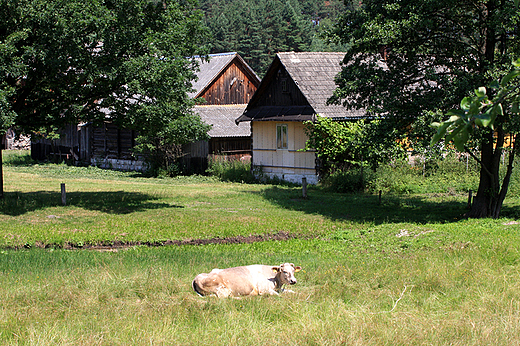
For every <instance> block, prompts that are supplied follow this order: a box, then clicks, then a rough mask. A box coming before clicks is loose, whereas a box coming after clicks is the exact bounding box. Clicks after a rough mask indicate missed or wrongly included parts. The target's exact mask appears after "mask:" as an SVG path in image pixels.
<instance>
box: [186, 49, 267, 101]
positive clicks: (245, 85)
mask: <svg viewBox="0 0 520 346" xmlns="http://www.w3.org/2000/svg"><path fill="white" fill-rule="evenodd" d="M233 54H234V57H233V58H232V60H231V61H229V62H226V63H225V65H224V66H223V67H222V69H221V70H220V71H218V73H217V74H216V75H213V76H211V75H209V74H205V73H204V71H202V70H203V69H204V68H205V64H208V63H203V64H202V65H201V77H202V78H204V77H206V78H208V77H209V78H208V79H209V80H207V81H206V85H205V86H204V87H203V88H201V90H198V91H197V94H196V95H195V97H202V98H204V99H205V100H206V103H205V105H233V104H247V103H248V102H249V100H250V99H251V97H252V96H253V94H254V93H255V92H256V90H257V88H258V86H259V85H260V79H259V78H258V76H257V75H256V74H255V73H254V72H253V71H252V70H251V68H250V67H249V66H248V65H247V64H246V63H245V61H244V60H243V59H242V58H241V57H240V56H239V55H238V54H236V53H233ZM218 58H219V57H216V56H213V57H210V63H211V61H212V59H214V60H217V59H218ZM210 63H209V64H210ZM216 63H217V62H216Z"/></svg>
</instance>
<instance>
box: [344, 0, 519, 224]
mask: <svg viewBox="0 0 520 346" xmlns="http://www.w3.org/2000/svg"><path fill="white" fill-rule="evenodd" d="M516 2H517V1H516ZM516 5H517V4H516V3H515V0H367V1H363V5H362V6H361V8H359V9H358V10H356V11H347V12H346V13H345V14H344V16H343V17H342V18H341V20H340V22H339V24H338V25H337V26H336V30H335V32H334V35H335V37H340V38H341V39H342V40H343V42H344V43H349V44H350V49H349V51H348V53H347V54H346V57H345V67H344V69H343V71H342V73H341V75H340V76H339V78H338V80H337V82H338V89H337V90H336V93H335V98H334V100H335V101H336V102H343V103H344V104H345V105H346V106H348V107H364V108H366V109H367V110H369V111H370V112H372V113H373V114H378V115H380V116H381V117H382V118H383V119H384V120H383V121H382V122H391V123H392V124H393V126H394V127H396V128H399V129H401V130H402V131H403V133H407V134H408V136H410V139H416V138H418V137H422V139H425V140H426V139H429V138H430V137H431V136H433V132H432V131H433V130H428V128H425V126H424V125H425V124H430V123H431V122H432V121H433V120H435V118H439V117H440V116H441V115H442V114H446V113H447V112H448V110H449V109H452V108H454V107H455V106H456V105H458V104H459V103H460V100H461V99H463V98H464V97H466V96H468V94H469V92H472V91H473V90H474V89H475V88H477V87H478V86H483V85H488V84H489V83H490V82H491V81H492V80H494V79H497V78H499V77H500V76H501V75H502V74H505V73H507V72H504V71H508V70H509V69H510V66H511V61H512V60H513V58H514V57H516V56H517V55H518V54H520V38H519V33H520V32H519V30H520V29H519V27H520V26H519V24H520V23H519V21H520V13H519V11H518V8H517V7H516ZM491 92H492V90H491ZM490 97H491V98H492V97H493V95H490ZM508 112H509V110H508V109H505V113H508ZM505 113H504V114H505ZM504 114H503V115H499V116H498V117H497V119H496V120H495V122H494V127H482V128H479V129H476V131H474V133H473V134H474V136H475V137H474V138H475V139H477V147H476V149H477V151H478V153H477V154H475V153H473V152H472V151H471V148H467V150H468V151H471V154H472V155H473V156H474V157H475V158H476V159H478V161H479V163H480V165H481V174H480V183H479V188H478V193H477V196H476V197H475V199H474V203H473V205H472V209H471V211H470V212H469V213H468V216H469V217H488V216H492V217H498V215H499V212H500V205H501V203H500V201H499V199H500V196H501V193H500V191H501V188H502V189H504V188H505V191H507V184H508V181H504V182H503V183H502V186H501V184H500V182H499V179H498V178H499V170H500V157H501V156H502V154H503V152H504V139H505V137H506V134H508V133H509V134H514V133H516V132H517V131H518V130H519V128H517V127H516V126H514V125H515V124H516V122H515V121H514V117H510V116H509V115H507V114H505V115H504ZM425 119H426V120H425ZM418 124H420V125H421V126H419V125H418ZM414 130H416V131H414ZM510 154H511V155H514V151H512V150H511V151H510Z"/></svg>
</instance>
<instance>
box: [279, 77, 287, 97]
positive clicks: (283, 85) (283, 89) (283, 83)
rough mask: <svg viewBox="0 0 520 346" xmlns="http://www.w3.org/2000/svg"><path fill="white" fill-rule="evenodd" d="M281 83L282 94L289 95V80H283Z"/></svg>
mask: <svg viewBox="0 0 520 346" xmlns="http://www.w3.org/2000/svg"><path fill="white" fill-rule="evenodd" d="M280 83H281V84H282V92H283V93H287V92H289V89H288V88H287V78H283V79H282V80H281V81H280Z"/></svg>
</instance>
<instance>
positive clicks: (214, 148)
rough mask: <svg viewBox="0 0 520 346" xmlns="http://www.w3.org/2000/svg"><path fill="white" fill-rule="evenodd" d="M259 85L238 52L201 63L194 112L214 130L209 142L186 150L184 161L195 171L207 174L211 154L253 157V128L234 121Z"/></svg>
mask: <svg viewBox="0 0 520 346" xmlns="http://www.w3.org/2000/svg"><path fill="white" fill-rule="evenodd" d="M259 85H260V78H259V77H258V76H257V75H256V74H255V73H254V71H253V70H252V69H251V67H249V65H248V64H247V63H246V62H245V61H244V59H242V57H240V55H238V54H237V53H222V54H212V55H210V56H209V61H201V62H200V70H199V72H198V73H197V81H196V82H195V83H193V89H194V92H193V93H191V94H190V96H191V97H192V98H194V99H200V101H201V102H199V105H197V106H195V108H194V112H195V113H197V114H199V116H200V117H201V119H202V120H203V121H204V122H205V123H207V124H209V125H211V126H212V128H211V130H210V131H209V132H208V134H209V136H210V140H209V141H200V142H196V143H191V144H188V145H186V146H185V147H184V148H183V152H184V158H183V162H184V163H186V164H188V165H189V166H190V168H191V169H192V170H194V171H196V172H199V173H200V172H204V171H205V169H206V167H207V158H208V155H226V156H231V157H235V158H240V157H242V156H246V155H247V156H249V155H251V130H250V126H249V124H245V123H244V124H236V123H235V119H236V118H238V117H239V116H240V115H241V114H242V113H243V112H244V110H245V108H246V106H247V103H248V102H249V100H250V99H251V97H252V96H253V94H254V93H255V92H256V90H257V88H258V86H259ZM237 125H238V126H237Z"/></svg>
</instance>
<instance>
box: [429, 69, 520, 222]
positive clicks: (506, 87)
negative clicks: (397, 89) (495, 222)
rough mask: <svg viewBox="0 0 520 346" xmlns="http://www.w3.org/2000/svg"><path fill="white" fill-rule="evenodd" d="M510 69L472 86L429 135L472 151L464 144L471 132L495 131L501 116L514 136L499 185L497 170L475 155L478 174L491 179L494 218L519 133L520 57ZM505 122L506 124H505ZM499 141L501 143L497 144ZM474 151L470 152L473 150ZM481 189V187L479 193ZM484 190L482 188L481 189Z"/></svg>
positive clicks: (506, 130) (495, 154) (496, 158)
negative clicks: (470, 93) (497, 77)
mask: <svg viewBox="0 0 520 346" xmlns="http://www.w3.org/2000/svg"><path fill="white" fill-rule="evenodd" d="M513 66H514V67H513V69H512V70H511V71H510V72H509V73H508V74H506V75H505V76H504V77H503V78H502V79H501V80H500V81H494V82H492V83H491V84H490V87H489V88H488V89H486V88H485V87H480V88H478V89H476V90H475V94H474V96H467V97H465V98H464V99H463V100H462V101H461V103H460V108H458V109H453V110H451V111H449V112H448V115H450V118H449V119H448V120H446V121H443V122H436V123H434V124H433V126H434V127H436V128H438V130H437V133H436V135H435V136H434V137H433V138H432V144H435V143H436V142H438V141H439V140H441V138H443V137H446V141H450V142H453V144H454V145H455V147H456V148H457V149H458V150H459V151H467V152H469V153H470V154H472V152H471V151H470V150H469V149H468V148H467V147H466V144H467V143H468V141H469V139H470V137H471V136H473V135H474V133H475V131H477V130H478V129H489V130H488V131H486V133H493V134H494V132H495V122H496V121H497V119H500V122H501V124H500V125H499V126H503V127H504V133H507V134H508V135H510V136H513V138H514V139H513V141H512V147H510V148H507V151H508V152H509V154H508V156H509V159H508V164H507V169H506V174H505V176H504V178H503V182H502V185H501V186H500V177H499V175H498V171H494V170H489V168H488V166H486V165H483V164H482V162H481V160H480V159H479V158H478V157H475V160H477V161H478V162H479V163H480V164H481V167H482V172H481V174H485V175H486V176H488V177H489V179H490V180H491V186H492V188H493V189H492V191H493V193H494V195H493V197H494V198H493V199H492V200H491V205H489V206H487V207H488V208H489V209H490V211H491V216H492V217H494V218H497V217H498V216H499V214H500V209H501V208H502V204H503V202H504V199H505V197H506V194H507V190H508V186H509V181H510V179H511V174H512V172H513V162H514V158H515V155H516V154H517V152H518V150H519V149H518V148H517V147H515V140H516V136H517V134H518V131H519V130H520V128H519V125H520V124H519V119H517V117H518V115H519V114H520V81H519V80H518V79H520V59H518V60H516V61H513ZM488 90H494V91H495V92H494V93H493V94H495V97H494V99H490V97H489V95H488V94H487V93H488ZM506 126H507V127H506ZM499 136H502V134H501V132H499V131H497V132H496V146H495V148H494V152H493V159H494V161H493V164H494V165H499V164H500V159H501V156H502V152H503V151H504V150H505V149H506V148H504V147H503V145H504V139H503V138H500V137H499ZM500 143H502V144H500ZM472 155H473V154H472ZM482 192H483V191H480V192H479V194H480V193H482ZM484 192H485V191H484Z"/></svg>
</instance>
